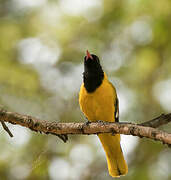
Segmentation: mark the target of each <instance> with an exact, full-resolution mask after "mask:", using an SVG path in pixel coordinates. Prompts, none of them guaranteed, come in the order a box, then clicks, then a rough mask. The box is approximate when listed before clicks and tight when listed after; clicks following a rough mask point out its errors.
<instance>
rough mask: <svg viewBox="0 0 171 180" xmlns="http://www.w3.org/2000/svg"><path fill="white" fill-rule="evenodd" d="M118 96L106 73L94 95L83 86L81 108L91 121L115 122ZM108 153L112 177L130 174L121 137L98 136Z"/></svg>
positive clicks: (80, 95)
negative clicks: (121, 144) (122, 148)
mask: <svg viewBox="0 0 171 180" xmlns="http://www.w3.org/2000/svg"><path fill="white" fill-rule="evenodd" d="M116 99H117V94H116V90H115V88H114V87H113V85H112V84H111V83H110V82H109V81H108V79H107V76H106V74H105V73H104V79H103V81H102V84H101V85H100V86H99V87H98V88H97V89H96V90H95V91H94V92H92V93H88V92H87V90H86V89H85V87H84V83H83V84H82V86H81V89H80V94H79V103H80V108H81V110H82V111H83V113H84V115H85V116H86V117H87V118H88V120H89V121H91V122H93V121H98V120H101V121H107V122H115V115H114V112H115V105H114V103H115V102H116ZM98 137H99V139H100V141H101V143H102V145H103V148H104V150H105V153H106V158H107V163H108V170H109V174H110V175H111V176H112V177H119V176H120V175H125V174H126V173H127V172H128V167H127V164H126V162H125V160H124V157H123V153H122V150H121V147H120V135H119V134H116V135H112V134H99V135H98Z"/></svg>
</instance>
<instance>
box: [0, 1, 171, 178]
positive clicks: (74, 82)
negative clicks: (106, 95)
mask: <svg viewBox="0 0 171 180" xmlns="http://www.w3.org/2000/svg"><path fill="white" fill-rule="evenodd" d="M36 2H37V3H36ZM170 34H171V1H170V0H165V1H162V0H158V1H152V0H125V1H124V0H120V1H117V0H100V1H98V0H96V1H90V0H89V1H81V0H80V1H79V0H73V1H69V0H64V1H62V0H58V1H54V0H49V1H48V0H39V1H33V0H31V1H27V0H23V1H20V0H0V104H1V105H2V106H3V107H5V108H7V109H8V110H11V111H16V112H19V113H23V114H27V115H32V116H35V117H38V118H41V119H46V120H49V121H61V122H76V121H77V122H81V121H84V120H85V119H84V117H83V115H82V114H81V112H80V109H79V105H78V92H79V86H80V85H81V82H82V79H81V78H82V71H83V57H84V56H85V51H86V50H87V49H88V50H89V51H90V52H92V53H94V54H97V55H98V56H99V57H100V59H101V63H102V64H103V67H104V70H105V71H106V73H107V74H108V76H109V79H110V80H111V81H112V83H114V84H115V85H116V88H117V91H118V94H119V99H120V109H121V111H120V112H121V113H120V117H121V118H120V120H121V121H129V122H143V121H146V120H150V119H152V118H154V117H156V116H158V115H160V114H161V113H167V112H171V97H170V91H171V36H170ZM9 127H10V129H11V131H12V132H13V134H14V136H15V137H14V138H12V139H10V138H9V137H8V135H7V134H6V133H5V132H4V130H3V129H2V128H1V129H0V133H1V134H0V179H1V180H20V179H21V180H39V179H40V180H45V179H46V180H50V179H55V180H65V179H68V180H72V179H74V180H77V179H81V180H94V179H96V180H102V179H106V180H108V179H112V178H111V177H110V176H109V175H108V172H107V165H106V160H105V156H104V152H103V150H102V148H101V146H100V143H99V141H98V139H97V138H96V137H95V136H87V137H86V136H70V137H69V141H68V142H67V143H66V144H65V143H63V142H61V140H59V139H58V138H57V137H53V136H50V135H49V136H46V135H41V134H37V133H34V132H31V131H30V130H28V129H24V128H20V127H14V126H10V125H9ZM161 129H163V130H166V131H168V132H169V131H170V130H171V127H170V125H166V126H164V127H161ZM127 138H128V139H130V137H127ZM127 138H124V141H125V143H126V142H127V141H128V140H127ZM129 142H130V143H133V144H129ZM127 146H129V149H130V148H131V147H130V146H133V147H132V149H131V150H130V151H129V153H126V157H127V159H128V163H129V173H128V175H126V176H125V177H121V178H120V179H125V180H137V179H139V180H160V179H162V180H169V179H171V152H170V149H169V148H168V147H167V146H166V145H162V144H161V143H159V142H154V141H151V140H148V139H139V138H131V140H129V141H128V142H127ZM127 146H124V152H127Z"/></svg>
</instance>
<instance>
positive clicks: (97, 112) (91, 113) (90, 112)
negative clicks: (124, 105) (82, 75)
mask: <svg viewBox="0 0 171 180" xmlns="http://www.w3.org/2000/svg"><path fill="white" fill-rule="evenodd" d="M115 100H116V90H115V88H114V87H113V86H112V84H111V83H110V82H109V81H108V79H107V77H106V75H105V77H104V79H103V82H102V84H101V85H100V86H99V87H98V88H97V89H96V90H95V91H94V92H93V93H88V92H87V91H86V89H85V87H84V84H82V86H81V89H80V94H79V103H80V108H81V110H82V111H83V113H84V115H85V116H86V117H87V118H88V120H89V121H97V120H102V121H108V122H113V121H114V111H115V106H114V102H115Z"/></svg>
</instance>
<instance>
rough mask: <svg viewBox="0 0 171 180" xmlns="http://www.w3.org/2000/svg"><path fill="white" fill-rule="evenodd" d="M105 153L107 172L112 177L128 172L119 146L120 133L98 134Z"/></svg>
mask: <svg viewBox="0 0 171 180" xmlns="http://www.w3.org/2000/svg"><path fill="white" fill-rule="evenodd" d="M98 137H99V139H100V141H101V143H102V145H103V148H104V150H105V153H106V158H107V164H108V170H109V174H110V175H111V176H112V177H119V176H121V175H125V174H127V172H128V166H127V164H126V162H125V159H124V156H123V153H122V149H121V146H120V134H116V135H114V136H113V135H111V134H99V135H98Z"/></svg>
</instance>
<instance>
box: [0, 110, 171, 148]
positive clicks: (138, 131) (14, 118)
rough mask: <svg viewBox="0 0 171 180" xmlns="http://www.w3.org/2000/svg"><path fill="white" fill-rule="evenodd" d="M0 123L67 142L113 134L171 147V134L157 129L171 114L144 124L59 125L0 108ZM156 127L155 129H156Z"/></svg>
mask: <svg viewBox="0 0 171 180" xmlns="http://www.w3.org/2000/svg"><path fill="white" fill-rule="evenodd" d="M0 121H1V122H8V123H11V124H17V125H21V126H24V127H27V128H29V129H31V130H32V131H36V132H41V133H45V134H53V135H57V136H60V138H61V137H63V141H64V142H66V141H67V135H68V134H86V135H89V134H99V133H113V134H116V133H118V134H126V135H133V136H138V137H141V138H142V137H146V138H150V139H153V140H157V141H160V142H162V143H163V144H168V145H171V133H167V132H164V131H161V130H158V129H156V128H157V127H159V126H161V125H164V124H167V123H169V122H171V113H170V114H166V115H164V114H162V115H161V116H159V117H157V118H155V119H153V120H150V121H147V122H145V123H142V124H133V123H109V122H93V123H87V124H86V123H57V122H48V121H45V120H40V119H37V118H34V117H31V116H27V115H21V114H18V113H14V112H9V111H6V110H4V109H1V108H0ZM154 127H155V128H154Z"/></svg>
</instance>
